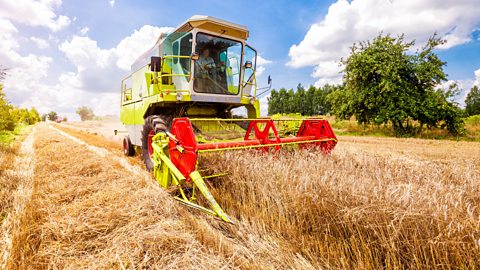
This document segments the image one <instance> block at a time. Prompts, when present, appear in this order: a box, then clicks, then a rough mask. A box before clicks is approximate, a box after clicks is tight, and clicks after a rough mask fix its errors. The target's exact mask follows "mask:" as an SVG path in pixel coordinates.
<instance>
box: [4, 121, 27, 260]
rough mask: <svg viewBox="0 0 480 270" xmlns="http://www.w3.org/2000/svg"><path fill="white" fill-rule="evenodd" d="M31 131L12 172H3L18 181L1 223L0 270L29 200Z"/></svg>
mask: <svg viewBox="0 0 480 270" xmlns="http://www.w3.org/2000/svg"><path fill="white" fill-rule="evenodd" d="M34 131H35V129H33V131H32V133H30V134H29V135H28V136H27V138H26V139H25V140H24V141H23V142H22V144H21V146H20V151H19V153H18V155H17V157H16V158H15V161H14V164H13V166H14V167H13V168H14V169H12V170H8V171H6V172H5V176H4V177H7V178H10V179H18V186H17V189H16V190H15V192H14V194H12V197H13V203H12V205H13V209H12V211H11V212H10V214H9V215H8V216H7V218H6V219H5V220H3V222H2V224H1V225H2V232H3V235H2V236H1V237H2V239H1V240H0V244H1V248H0V254H1V255H2V256H1V258H0V259H1V260H0V262H1V263H0V268H1V269H5V268H6V267H7V260H8V258H9V256H10V250H11V249H12V236H13V235H14V234H15V233H16V232H18V231H19V227H20V224H19V220H20V218H21V216H22V215H24V212H25V207H26V205H27V203H28V202H29V201H30V199H31V195H32V189H33V179H34V173H33V166H34V158H35V157H34V150H33V141H34V140H33V132H34Z"/></svg>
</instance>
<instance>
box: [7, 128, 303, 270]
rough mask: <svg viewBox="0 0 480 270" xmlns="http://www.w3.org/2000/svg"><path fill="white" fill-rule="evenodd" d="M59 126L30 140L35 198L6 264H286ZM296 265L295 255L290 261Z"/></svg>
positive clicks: (133, 165)
mask: <svg viewBox="0 0 480 270" xmlns="http://www.w3.org/2000/svg"><path fill="white" fill-rule="evenodd" d="M55 126H56V127H55ZM55 126H54V125H51V124H39V125H38V126H37V127H36V130H35V132H32V134H31V135H30V137H29V139H27V140H26V141H25V143H26V144H27V145H30V152H29V156H30V157H33V156H35V159H34V161H33V162H31V163H25V164H28V165H29V166H30V169H29V170H27V169H25V168H24V167H19V168H21V169H22V171H23V170H25V171H26V172H30V176H29V178H28V179H30V184H29V186H30V187H31V190H30V193H28V192H25V191H21V192H22V194H27V195H29V194H31V196H27V197H28V199H25V200H24V201H25V202H24V203H23V205H24V206H23V209H24V210H23V211H22V214H21V215H20V216H18V217H16V221H15V222H16V225H15V228H16V229H15V230H14V231H13V233H12V234H11V236H10V238H11V239H9V240H8V241H7V242H9V243H11V245H10V246H11V249H10V252H9V253H8V254H7V255H5V260H4V261H5V265H4V266H5V267H2V268H5V269H45V268H54V269H64V268H68V269H71V268H75V269H77V268H81V269H138V268H150V269H222V268H223V269H272V268H279V267H280V266H281V265H282V263H283V259H284V258H278V256H276V254H275V253H274V252H271V251H272V250H273V249H274V248H275V242H274V241H264V240H262V239H261V237H260V236H259V235H256V234H255V233H253V234H252V233H251V232H249V229H248V228H247V227H233V226H231V225H226V224H224V223H222V222H219V221H217V220H215V219H213V218H212V217H209V216H206V215H203V214H201V213H198V212H195V211H191V210H189V209H187V208H185V207H182V206H180V205H179V204H178V203H176V201H175V200H173V199H172V197H171V196H170V195H169V194H168V193H167V192H165V191H164V190H163V189H161V188H160V187H159V186H158V185H157V183H156V182H155V181H154V179H153V178H152V177H151V175H150V174H149V173H147V172H146V171H144V170H143V167H142V166H139V165H138V161H132V160H131V159H127V158H125V157H123V156H121V153H122V152H121V151H112V150H111V149H109V147H108V145H107V147H106V148H104V147H99V146H95V145H91V144H90V143H89V141H88V140H84V138H79V137H80V136H79V135H78V134H75V133H74V132H73V131H72V130H70V131H69V132H66V131H65V129H64V127H61V126H58V125H55ZM57 127H59V128H57ZM61 129H64V130H61ZM33 141H34V143H33ZM32 146H33V147H32ZM33 152H34V153H35V154H34V155H33ZM25 166H26V165H25ZM33 172H34V177H33ZM32 181H33V183H32ZM19 192H20V191H19ZM25 196H26V195H25ZM233 238H235V241H233V240H232V239H233ZM297 260H298V259H297V258H294V257H292V258H291V261H292V265H295V261H297ZM299 263H301V264H302V265H308V264H306V263H305V262H303V261H302V260H299ZM304 268H305V267H304Z"/></svg>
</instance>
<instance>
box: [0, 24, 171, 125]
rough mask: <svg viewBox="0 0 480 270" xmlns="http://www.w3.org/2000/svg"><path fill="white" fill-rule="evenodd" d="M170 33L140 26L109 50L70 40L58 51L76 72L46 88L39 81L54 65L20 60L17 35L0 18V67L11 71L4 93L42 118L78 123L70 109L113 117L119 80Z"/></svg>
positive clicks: (78, 38)
mask: <svg viewBox="0 0 480 270" xmlns="http://www.w3.org/2000/svg"><path fill="white" fill-rule="evenodd" d="M171 30H172V28H168V27H164V28H159V27H153V26H149V25H145V26H143V27H142V28H141V29H139V30H137V31H135V32H134V33H133V34H132V35H130V36H128V37H126V38H124V39H123V40H121V41H120V42H119V43H118V45H117V46H115V47H113V48H109V49H102V48H100V47H99V46H98V44H97V42H96V41H95V40H92V39H90V38H89V37H81V36H73V37H72V38H71V39H70V40H68V41H65V42H63V43H61V44H60V45H59V50H60V51H61V52H63V53H64V55H65V57H66V58H67V59H68V60H69V61H70V62H71V63H72V64H73V65H74V66H75V70H74V71H73V72H72V71H69V72H64V73H62V74H60V76H59V78H58V81H57V82H56V83H53V84H46V83H45V82H44V80H45V79H46V78H47V76H48V70H49V67H50V65H51V63H52V61H53V60H52V59H51V58H49V57H45V56H36V55H32V54H28V55H26V56H22V55H20V54H19V53H18V52H17V50H18V48H19V45H18V44H17V42H16V37H15V35H16V34H17V29H16V28H15V26H14V25H13V24H11V23H10V21H8V20H5V19H1V18H0V59H2V65H3V66H5V67H7V68H11V69H9V70H8V74H7V77H6V80H5V91H6V93H7V96H8V98H9V99H10V100H11V101H12V102H13V103H14V104H16V105H19V106H22V107H31V106H35V107H36V108H37V109H38V110H39V111H40V112H42V113H45V112H49V111H52V110H53V111H57V112H58V113H59V114H60V115H66V116H67V117H68V118H69V119H77V118H78V117H77V116H76V115H75V108H77V107H79V106H82V105H85V106H89V107H91V108H92V109H93V110H94V112H95V113H96V114H98V115H105V114H118V112H119V91H120V90H119V84H120V81H121V79H122V78H123V77H124V76H126V75H127V74H128V70H129V69H130V65H131V64H132V62H133V61H134V60H135V59H136V58H137V57H138V56H139V55H140V54H141V53H143V52H144V51H145V50H147V49H148V48H149V47H151V46H153V44H154V43H155V41H156V40H157V38H158V37H159V35H160V33H161V32H164V31H171ZM32 41H33V39H32ZM12 67H13V68H12ZM26 78H28V79H26Z"/></svg>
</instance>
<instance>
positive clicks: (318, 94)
mask: <svg viewBox="0 0 480 270" xmlns="http://www.w3.org/2000/svg"><path fill="white" fill-rule="evenodd" d="M340 87H341V86H339V85H329V84H327V85H324V86H321V87H315V86H313V85H311V86H310V87H309V88H308V89H307V90H305V88H304V87H303V86H302V85H301V84H298V86H297V89H296V91H294V90H293V89H288V90H287V89H285V88H281V89H280V90H278V91H277V90H275V89H273V90H272V91H271V92H270V97H269V99H268V114H269V115H273V114H277V113H300V114H302V115H320V114H322V115H325V114H328V113H331V110H332V104H331V102H330V101H329V100H328V98H327V96H328V95H329V94H330V93H332V92H333V91H336V90H338V89H339V88H340Z"/></svg>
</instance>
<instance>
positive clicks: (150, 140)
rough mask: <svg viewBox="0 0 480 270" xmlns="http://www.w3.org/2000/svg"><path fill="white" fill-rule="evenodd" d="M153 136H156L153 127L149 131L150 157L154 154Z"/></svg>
mask: <svg viewBox="0 0 480 270" xmlns="http://www.w3.org/2000/svg"><path fill="white" fill-rule="evenodd" d="M153 136H155V131H154V130H153V129H152V130H150V132H149V133H148V155H149V156H150V157H152V156H153V147H152V142H153Z"/></svg>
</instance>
